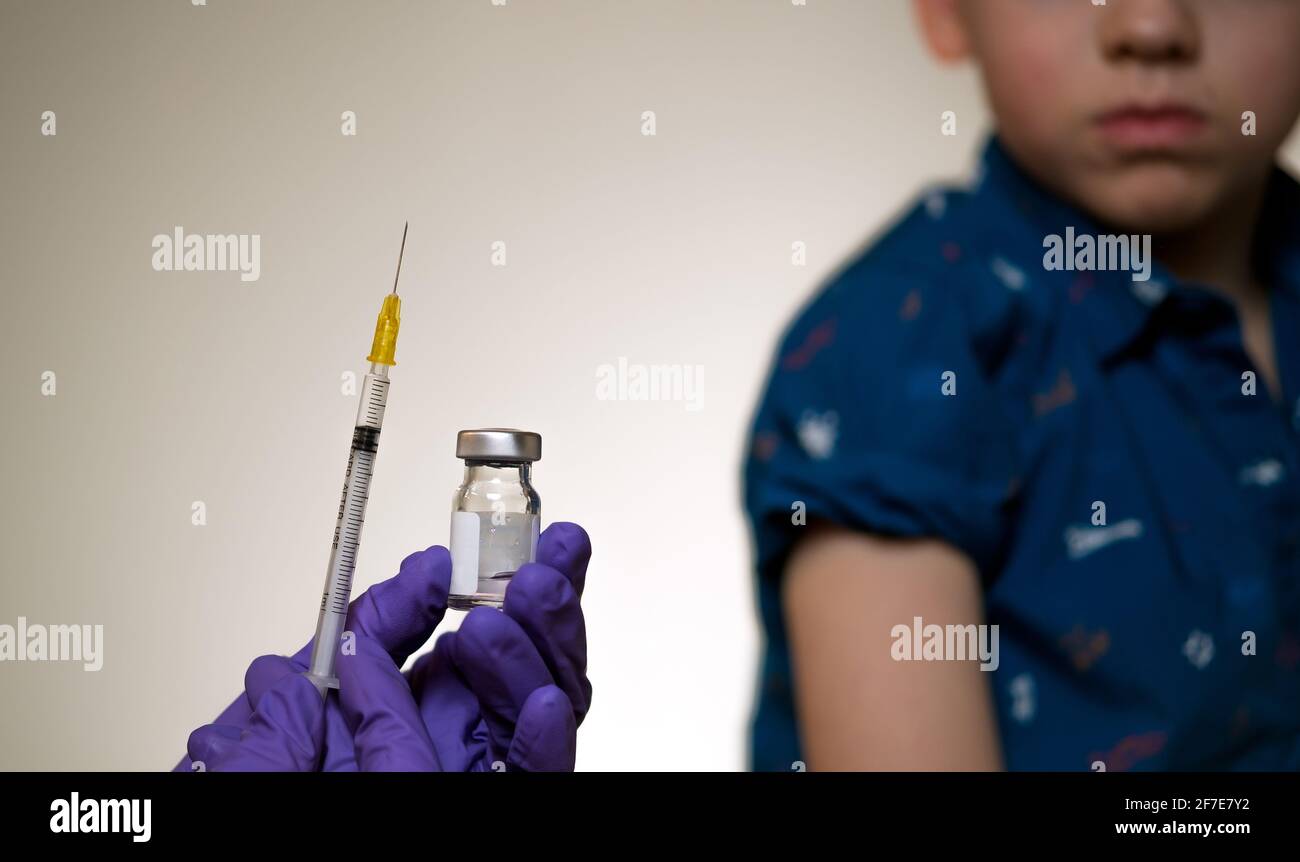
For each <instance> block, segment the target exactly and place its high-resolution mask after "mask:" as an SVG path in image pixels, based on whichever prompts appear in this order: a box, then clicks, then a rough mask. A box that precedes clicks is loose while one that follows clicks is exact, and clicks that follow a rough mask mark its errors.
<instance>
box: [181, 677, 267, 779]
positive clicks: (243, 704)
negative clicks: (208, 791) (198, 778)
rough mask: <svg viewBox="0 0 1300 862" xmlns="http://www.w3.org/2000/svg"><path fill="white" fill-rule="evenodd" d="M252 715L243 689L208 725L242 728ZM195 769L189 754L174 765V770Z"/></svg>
mask: <svg viewBox="0 0 1300 862" xmlns="http://www.w3.org/2000/svg"><path fill="white" fill-rule="evenodd" d="M252 715H253V708H252V707H251V706H249V704H248V695H247V694H246V693H245V692H242V691H241V692H240V693H239V696H238V697H236V698H235V699H234V700H233V701H231V702H230V706H228V707H226V708H225V709H223V710H222V711H221V714H220V715H218V716H217V720H216V721H214V722H212V724H210V725H206V726H207V727H213V726H227V727H234V728H236V729H241V728H245V727H248V719H249V718H250V717H251V716H252ZM201 729H202V728H200V730H201ZM193 771H194V761H193V759H192V758H191V757H190V756H189V754H186V755H185V756H184V757H182V758H181V759H180V761H179V762H178V763H177V764H176V765H175V766H174V767H172V772H193Z"/></svg>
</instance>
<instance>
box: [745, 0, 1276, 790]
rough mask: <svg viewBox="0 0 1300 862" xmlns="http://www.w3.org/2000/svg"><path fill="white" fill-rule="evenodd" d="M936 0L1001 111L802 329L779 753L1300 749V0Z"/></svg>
mask: <svg viewBox="0 0 1300 862" xmlns="http://www.w3.org/2000/svg"><path fill="white" fill-rule="evenodd" d="M916 6H917V9H918V12H919V18H920V21H921V25H922V28H923V30H924V33H925V35H926V38H927V40H928V42H929V44H930V47H931V49H932V51H933V52H934V53H935V54H936V55H937V56H938V57H939V58H941V59H943V60H955V59H960V58H963V57H971V58H974V59H975V60H976V61H977V62H978V64H979V66H980V68H981V70H982V73H983V78H984V82H985V87H986V90H987V92H988V96H989V100H990V102H991V104H992V108H993V112H994V115H995V116H996V126H997V134H996V137H995V138H994V139H993V140H992V141H991V142H990V143H989V145H988V147H987V149H986V151H985V155H984V160H983V169H982V171H981V172H980V177H979V179H978V181H977V182H976V184H975V186H974V188H973V189H972V190H970V191H966V192H951V193H935V194H932V195H930V196H928V197H927V198H926V199H925V200H924V201H923V203H922V204H921V205H919V206H917V207H916V208H915V209H914V210H913V211H912V212H911V213H910V214H909V215H907V216H906V217H905V218H904V219H903V220H902V221H901V222H900V223H899V224H898V225H897V226H896V227H894V228H893V230H892V231H890V232H889V233H888V234H887V235H886V236H885V237H884V238H883V239H881V240H880V241H879V242H877V243H876V244H875V246H874V247H873V248H872V249H871V250H870V251H869V252H867V253H866V254H865V255H863V256H862V257H861V258H859V259H858V260H856V261H854V262H853V263H851V264H850V265H849V266H848V267H847V269H845V270H844V271H843V273H842V274H841V275H839V276H838V277H837V278H836V279H835V280H834V281H833V282H832V283H831V284H830V285H829V286H828V287H826V288H825V289H824V290H823V291H821V293H820V294H819V295H818V296H817V297H816V299H815V300H814V301H813V302H812V303H811V304H810V305H809V307H808V308H807V309H806V310H805V311H804V312H803V314H802V315H801V316H800V318H799V319H798V320H797V321H796V322H795V323H794V324H793V326H792V327H791V328H790V330H789V331H788V333H787V335H786V336H785V338H784V340H783V343H782V345H781V347H780V349H779V352H778V356H777V359H776V363H775V367H774V369H773V371H772V375H771V379H770V382H769V385H768V389H767V392H766V395H765V396H764V398H763V401H762V404H761V406H760V408H759V410H758V413H757V415H756V418H755V421H754V427H753V436H752V440H751V445H750V452H749V457H748V460H747V466H746V475H745V484H746V489H745V494H746V505H747V508H748V512H749V516H750V518H751V521H752V524H753V527H754V530H755V536H756V542H757V562H758V570H759V584H760V607H761V612H762V618H763V624H764V628H765V631H766V636H767V637H766V641H767V643H766V654H765V656H764V660H763V681H762V685H761V690H760V693H759V705H758V711H757V714H756V717H755V721H754V728H753V763H754V766H755V767H756V768H759V769H780V770H790V769H792V768H795V769H797V768H799V764H800V762H802V763H805V764H806V765H807V766H808V767H809V768H811V769H998V768H1004V767H1005V768H1011V769H1059V770H1089V769H1093V770H1103V769H1104V770H1112V771H1114V770H1125V769H1296V768H1300V556H1298V555H1297V548H1298V546H1300V436H1297V432H1298V429H1300V340H1298V339H1297V335H1298V334H1300V186H1297V184H1296V183H1295V182H1294V181H1293V180H1292V179H1291V178H1290V177H1288V176H1286V175H1285V174H1284V173H1283V172H1282V171H1281V170H1280V169H1278V168H1277V167H1276V153H1277V151H1278V149H1279V148H1280V146H1281V144H1282V142H1283V140H1284V138H1285V137H1286V135H1287V133H1288V132H1289V131H1290V130H1291V129H1292V127H1293V125H1294V124H1295V121H1296V118H1297V115H1300V2H1295V0H1258V2H1250V3H1240V2H1223V0H1110V2H1108V3H1093V2H1088V0H1048V2H1044V0H916ZM935 134H939V127H938V119H937V118H936V130H935ZM1148 243H1149V244H1150V246H1149V247H1150V248H1151V250H1152V253H1153V254H1154V257H1155V262H1154V263H1152V262H1151V259H1150V256H1149V255H1144V249H1145V248H1147V247H1148ZM1144 258H1145V259H1144ZM805 517H806V519H807V520H806V524H805V523H804V518H805ZM934 626H938V627H939V628H938V629H936V628H933V627H934ZM954 626H958V627H965V626H971V627H972V628H970V629H966V628H957V629H953V628H946V627H954ZM975 626H987V628H982V629H978V632H979V637H978V638H977V637H975V636H974V635H973V633H974V632H976V631H977V629H975V628H973V627H975ZM994 627H996V628H994ZM953 631H956V632H958V636H957V637H956V638H954V637H953V635H952V633H953ZM945 633H946V635H945ZM966 634H971V637H970V639H969V640H966V638H965V635H966ZM936 637H937V640H936ZM966 643H969V644H971V645H972V649H971V650H967V651H963V650H962V649H961V647H962V646H963V645H965V644H966ZM976 643H978V644H979V646H980V647H981V648H987V649H986V650H985V651H984V652H980V653H979V654H978V655H973V651H974V644H976ZM914 645H923V648H922V649H921V650H920V652H919V653H918V651H917V650H916V649H915V648H914ZM954 645H956V647H957V652H956V654H955V655H954V654H953V648H954ZM972 657H973V658H975V660H973V661H972V660H971V659H972ZM937 658H943V659H950V660H947V661H936V660H934V659H937ZM953 659H955V660H953ZM962 659H965V660H962Z"/></svg>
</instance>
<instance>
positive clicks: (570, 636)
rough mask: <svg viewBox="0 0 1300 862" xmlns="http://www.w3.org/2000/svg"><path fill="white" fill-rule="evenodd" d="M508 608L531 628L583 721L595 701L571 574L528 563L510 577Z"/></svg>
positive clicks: (584, 632)
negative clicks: (588, 678)
mask: <svg viewBox="0 0 1300 862" xmlns="http://www.w3.org/2000/svg"><path fill="white" fill-rule="evenodd" d="M504 610H505V612H506V614H507V615H508V616H509V617H511V618H512V619H513V620H515V622H517V623H519V627H520V628H522V629H523V630H524V632H525V633H527V635H528V637H529V639H530V640H532V642H533V645H534V646H535V647H537V652H538V653H539V654H540V655H541V657H542V660H543V661H545V662H546V668H547V670H549V671H550V672H551V677H552V679H554V680H555V684H556V685H558V686H559V687H560V689H561V690H562V691H563V692H564V694H565V695H566V696H567V697H568V699H569V702H570V703H571V704H572V705H573V712H574V719H575V720H576V722H577V723H578V724H582V719H583V717H584V716H586V714H587V709H588V707H589V706H590V704H591V683H590V682H589V681H588V680H587V627H586V622H585V620H584V619H583V616H582V606H581V604H579V601H578V593H577V592H576V591H575V590H574V588H573V586H572V585H571V583H570V581H569V579H568V578H566V577H565V576H564V575H563V574H561V573H560V572H559V571H557V570H556V569H554V568H552V567H550V566H547V565H543V564H542V563H526V564H525V565H523V566H521V567H520V568H519V571H518V572H516V573H515V576H514V577H513V578H512V579H511V580H510V588H509V589H508V590H506V599H505V607H504Z"/></svg>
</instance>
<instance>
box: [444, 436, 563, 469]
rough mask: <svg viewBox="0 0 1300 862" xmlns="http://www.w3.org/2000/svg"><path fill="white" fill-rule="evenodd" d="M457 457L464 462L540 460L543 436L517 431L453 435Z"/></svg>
mask: <svg viewBox="0 0 1300 862" xmlns="http://www.w3.org/2000/svg"><path fill="white" fill-rule="evenodd" d="M456 457H457V458H463V459H465V460H467V461H513V462H517V463H521V464H522V463H528V462H531V461H540V460H542V435H541V434H536V433H534V432H532V431H520V430H518V429H517V428H480V429H478V430H475V431H462V432H460V433H459V434H457V435H456Z"/></svg>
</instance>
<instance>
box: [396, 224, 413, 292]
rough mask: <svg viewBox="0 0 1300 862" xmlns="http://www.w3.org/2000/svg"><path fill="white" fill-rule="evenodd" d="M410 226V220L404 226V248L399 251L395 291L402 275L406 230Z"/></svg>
mask: <svg viewBox="0 0 1300 862" xmlns="http://www.w3.org/2000/svg"><path fill="white" fill-rule="evenodd" d="M410 226H411V223H410V222H409V221H408V222H407V223H406V224H405V225H403V226H402V250H401V251H399V252H398V253H397V275H395V276H393V293H397V280H398V279H399V278H401V277H402V256H403V255H404V254H406V230H407V228H409V227H410Z"/></svg>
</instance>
